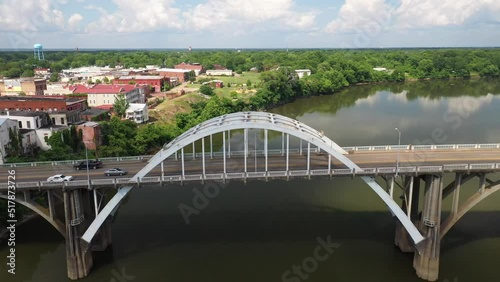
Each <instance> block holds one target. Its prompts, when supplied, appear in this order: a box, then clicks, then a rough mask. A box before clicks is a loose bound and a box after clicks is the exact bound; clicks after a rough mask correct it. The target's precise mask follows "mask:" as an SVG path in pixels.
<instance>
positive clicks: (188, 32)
mask: <svg viewBox="0 0 500 282" xmlns="http://www.w3.org/2000/svg"><path fill="white" fill-rule="evenodd" d="M0 36H1V38H2V39H3V40H0V48H9V49H21V48H32V46H33V44H34V43H41V44H43V45H44V48H48V49H50V48H75V47H79V48H187V46H193V48H367V47H376V48H378V47H471V46H500V1H498V0H439V1H438V0H329V1H326V0H182V1H181V0H111V1H102V0H22V1H20V0H0Z"/></svg>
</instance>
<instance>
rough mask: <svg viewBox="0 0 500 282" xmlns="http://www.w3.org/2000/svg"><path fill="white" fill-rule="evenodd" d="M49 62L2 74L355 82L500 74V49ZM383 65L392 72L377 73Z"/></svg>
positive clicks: (12, 62)
mask: <svg viewBox="0 0 500 282" xmlns="http://www.w3.org/2000/svg"><path fill="white" fill-rule="evenodd" d="M45 58H46V59H45V61H37V60H35V59H34V58H33V54H32V53H31V52H0V75H2V76H5V77H19V76H21V75H23V74H24V75H26V76H27V75H30V74H32V70H33V68H34V67H44V68H50V69H52V70H53V71H56V72H59V71H61V70H62V69H67V68H76V67H81V66H94V65H95V66H110V67H114V66H117V65H122V66H124V67H126V68H130V67H145V66H146V65H159V66H163V67H173V66H174V65H176V64H178V63H181V62H186V63H187V62H196V63H201V64H202V65H203V66H205V68H206V69H211V68H213V67H214V65H216V64H218V65H223V66H225V67H227V68H228V69H232V70H234V71H237V72H242V71H248V70H250V69H251V68H256V70H258V71H260V72H262V71H266V70H272V69H276V68H278V67H290V68H292V69H305V68H307V69H310V70H311V71H312V72H313V73H324V72H327V71H330V70H332V69H333V70H337V71H340V72H342V73H343V75H344V78H345V79H346V80H347V82H349V84H353V83H360V82H370V81H380V80H386V79H388V78H390V79H393V80H404V78H405V75H404V74H407V75H408V76H409V77H410V78H415V79H422V78H450V77H469V76H471V75H480V76H499V75H500V49H427V50H426V49H380V50H291V51H288V52H286V51H279V50H274V51H273V50H271V51H245V50H244V51H242V52H235V51H193V52H187V51H181V52H178V51H95V52H70V51H66V52H63V51H45ZM375 67H383V68H386V69H388V70H389V72H388V73H384V72H373V68H375Z"/></svg>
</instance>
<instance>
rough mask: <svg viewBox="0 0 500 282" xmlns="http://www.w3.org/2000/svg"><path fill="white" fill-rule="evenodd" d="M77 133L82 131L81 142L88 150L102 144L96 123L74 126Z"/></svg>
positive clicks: (99, 128)
mask: <svg viewBox="0 0 500 282" xmlns="http://www.w3.org/2000/svg"><path fill="white" fill-rule="evenodd" d="M76 130H77V132H79V131H80V130H81V131H82V141H83V143H84V144H85V147H86V148H87V149H89V150H95V149H96V148H97V146H100V145H101V144H102V143H101V142H102V138H101V127H100V126H99V124H98V123H97V122H93V121H88V122H85V123H83V124H79V125H77V126H76Z"/></svg>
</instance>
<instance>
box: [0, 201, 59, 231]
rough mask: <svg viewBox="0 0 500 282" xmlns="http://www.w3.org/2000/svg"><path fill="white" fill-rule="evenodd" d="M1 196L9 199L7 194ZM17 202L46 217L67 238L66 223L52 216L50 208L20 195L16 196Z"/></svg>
mask: <svg viewBox="0 0 500 282" xmlns="http://www.w3.org/2000/svg"><path fill="white" fill-rule="evenodd" d="M0 198H2V199H5V200H6V201H7V200H8V199H7V196H6V195H0ZM15 202H16V203H18V204H20V205H23V206H25V207H27V208H28V209H30V210H32V211H34V212H36V213H37V214H38V215H40V216H41V217H43V219H45V220H46V221H48V222H49V223H50V224H51V225H52V226H54V228H55V229H56V230H57V231H59V233H61V235H62V236H63V237H64V238H66V227H65V226H64V223H63V222H62V221H60V220H59V219H57V218H52V216H53V214H52V215H51V213H50V210H49V209H47V208H45V207H43V206H42V205H40V204H38V203H36V202H35V201H24V200H21V199H20V198H18V197H16V200H15Z"/></svg>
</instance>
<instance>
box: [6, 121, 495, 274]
mask: <svg viewBox="0 0 500 282" xmlns="http://www.w3.org/2000/svg"><path fill="white" fill-rule="evenodd" d="M231 132H233V133H234V132H238V134H239V135H240V136H241V139H242V140H238V142H236V143H235V142H234V140H233V142H231V137H232V136H233V138H235V137H234V136H235V134H233V135H231ZM250 133H253V137H254V138H253V140H250V139H252V138H251V135H250ZM270 134H273V136H274V137H272V138H270V137H269V136H270ZM221 135H222V136H221ZM257 136H259V138H258V139H259V142H258V143H257ZM220 137H222V138H220ZM218 138H220V139H221V142H222V144H217V145H216V144H215V143H217V142H214V139H217V140H218ZM240 141H241V142H240ZM251 141H254V143H253V144H251V143H252V142H251ZM219 143H220V142H219ZM235 144H237V145H235ZM231 146H233V147H232V148H231ZM214 148H215V149H214ZM187 150H190V153H186V152H185V151H187ZM197 150H198V151H197ZM102 160H103V162H104V163H105V166H106V167H115V166H119V167H121V168H125V169H127V170H128V171H129V173H130V175H132V174H134V175H133V176H132V177H129V176H124V177H117V178H105V177H104V176H103V174H102V171H99V170H90V171H88V172H87V171H85V172H82V171H78V172H76V173H75V171H74V170H73V169H72V166H71V164H72V163H74V161H64V162H42V163H23V164H6V165H3V166H4V167H7V169H9V170H12V169H15V170H16V177H17V179H16V182H17V183H16V187H15V189H12V187H9V186H8V185H3V186H2V185H0V193H1V194H0V198H4V199H7V198H8V197H9V195H10V196H11V195H13V194H15V195H16V197H15V201H16V202H18V203H19V204H22V205H25V206H27V207H28V208H30V209H32V210H33V211H35V212H37V213H38V214H40V215H41V216H42V217H44V218H45V219H46V220H47V221H48V222H50V223H51V224H52V225H53V226H54V227H55V228H56V229H57V230H58V231H59V232H60V233H61V234H62V235H63V236H64V237H65V239H66V248H67V268H68V277H69V278H70V279H78V278H83V277H85V276H87V275H88V274H89V272H90V269H91V267H92V251H99V250H104V249H105V248H106V247H107V246H108V245H109V244H110V243H111V239H112V238H111V233H110V228H109V227H110V217H111V216H112V215H113V214H114V213H115V212H116V210H117V209H118V208H119V206H120V203H121V202H122V200H123V199H124V197H125V196H126V195H127V194H128V193H129V192H130V190H131V189H132V188H133V187H144V188H146V187H147V185H146V184H155V183H156V184H161V185H168V184H169V183H173V182H182V183H184V182H188V181H201V182H206V181H230V180H243V181H249V180H264V181H267V180H270V179H277V178H278V179H293V178H296V177H301V178H304V177H306V178H309V179H310V178H311V177H341V176H344V177H345V176H348V177H360V178H361V179H362V180H363V181H364V182H366V183H367V185H368V187H370V188H371V189H372V190H373V191H374V192H375V193H376V194H377V195H378V196H379V197H380V198H381V200H382V201H383V202H384V203H385V204H386V205H387V207H388V209H389V210H390V212H391V214H393V215H394V217H395V218H396V219H397V221H396V232H395V244H396V245H397V246H399V247H400V249H401V250H402V251H405V252H414V253H415V255H414V263H413V265H414V268H415V269H416V273H417V275H418V276H419V277H421V278H423V279H425V280H429V281H435V280H437V279H438V274H439V251H440V241H441V239H442V238H443V236H444V235H445V234H446V233H447V232H448V231H449V230H450V228H451V227H452V226H453V225H454V224H455V223H456V222H457V221H458V220H459V219H460V218H461V217H462V216H463V215H464V214H465V213H466V212H467V211H469V210H470V209H471V208H473V207H474V206H475V205H476V204H478V203H479V202H481V201H482V200H483V199H485V198H487V197H488V196H489V195H491V194H493V193H494V192H496V191H497V190H498V189H500V181H495V180H492V177H494V173H495V172H498V171H500V144H477V145H476V144H462V145H460V144H458V145H403V146H364V147H344V148H342V147H340V146H338V145H337V144H335V143H334V142H333V141H332V140H331V139H329V138H328V137H326V136H324V134H323V133H322V132H320V131H317V130H315V129H313V128H311V127H309V126H307V125H305V124H302V123H300V122H298V121H296V120H293V119H290V118H287V117H283V116H280V115H275V114H269V113H261V112H242V113H235V114H229V115H225V116H221V117H218V118H214V119H212V120H209V121H206V122H204V123H202V124H199V125H197V126H195V127H193V128H191V129H190V130H188V131H186V132H185V133H183V134H182V135H181V136H179V137H178V138H176V139H175V140H173V141H172V142H170V143H168V144H166V145H165V146H164V147H163V148H162V150H160V152H158V153H157V154H156V155H154V156H138V157H125V158H107V159H102ZM56 172H57V173H64V174H68V175H74V176H75V181H71V182H64V183H51V182H46V181H44V180H45V179H46V177H47V176H49V175H52V174H54V173H56ZM445 173H454V174H455V180H454V181H453V182H452V183H450V184H448V185H444V183H443V177H442V176H443V175H444V174H445ZM377 176H380V177H378V178H377V179H378V180H379V181H380V180H382V181H383V182H384V181H385V183H383V185H382V186H385V188H383V187H382V186H381V185H380V184H379V183H378V182H377V181H376V178H375V177H377ZM476 177H477V178H479V187H478V190H477V193H475V194H474V195H473V196H471V197H470V198H468V199H466V200H465V201H461V200H460V189H461V186H462V185H463V184H464V183H466V182H467V181H470V180H471V179H474V178H476ZM87 178H88V179H87ZM421 180H422V181H423V182H424V183H425V185H424V187H423V188H424V192H423V197H421V196H420V195H421V193H420V183H421ZM144 188H141V189H144ZM396 189H399V190H401V191H402V194H403V197H402V200H401V202H402V203H401V205H400V204H399V203H398V201H399V199H398V198H396V199H395V195H394V194H395V192H399V191H398V190H396ZM395 190H396V191H395ZM107 192H110V193H115V194H114V196H113V198H112V199H111V200H110V201H109V202H107V203H105V195H106V193H107ZM450 195H451V197H453V200H452V202H453V205H452V210H451V213H450V215H449V216H448V217H447V218H446V219H444V220H441V203H442V200H443V199H444V198H446V197H448V196H450ZM39 197H42V198H43V199H44V200H45V203H44V204H39V202H40V201H37V202H35V201H34V199H35V198H39ZM419 202H422V203H423V205H422V204H421V205H422V206H423V207H422V210H419V206H420V205H419ZM61 211H64V212H61Z"/></svg>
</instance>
